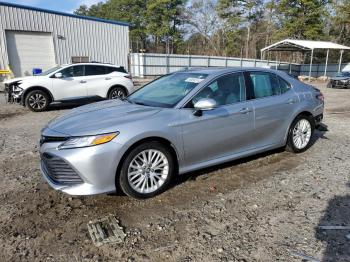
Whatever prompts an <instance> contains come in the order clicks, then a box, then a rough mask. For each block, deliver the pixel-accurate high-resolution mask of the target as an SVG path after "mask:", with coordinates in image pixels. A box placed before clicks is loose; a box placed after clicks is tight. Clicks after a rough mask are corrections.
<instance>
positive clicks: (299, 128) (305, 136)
mask: <svg viewBox="0 0 350 262" xmlns="http://www.w3.org/2000/svg"><path fill="white" fill-rule="evenodd" d="M311 133H312V128H311V124H310V122H309V121H308V120H306V119H300V120H299V121H298V122H297V123H296V125H295V126H294V129H293V136H292V137H293V144H294V146H295V147H296V148H297V149H303V148H305V147H306V146H307V145H308V143H309V141H310V138H311Z"/></svg>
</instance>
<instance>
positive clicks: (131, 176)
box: [119, 142, 174, 198]
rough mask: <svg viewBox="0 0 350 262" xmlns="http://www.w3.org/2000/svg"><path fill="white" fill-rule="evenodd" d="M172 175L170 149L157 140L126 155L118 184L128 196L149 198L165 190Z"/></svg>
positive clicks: (172, 161)
mask: <svg viewBox="0 0 350 262" xmlns="http://www.w3.org/2000/svg"><path fill="white" fill-rule="evenodd" d="M173 175H174V159H173V156H172V154H171V152H170V150H169V149H168V148H167V147H166V146H164V145H163V144H161V143H159V142H146V143H143V144H140V145H138V146H137V147H135V148H134V149H133V150H131V151H130V153H129V154H128V155H127V156H126V158H125V160H124V161H123V164H122V168H121V171H120V175H119V185H120V187H121V189H122V190H123V192H124V193H125V194H127V195H128V196H131V197H134V198H150V197H154V196H156V195H158V194H160V193H162V192H163V191H165V190H166V188H167V187H168V185H169V183H170V181H171V179H172V177H173Z"/></svg>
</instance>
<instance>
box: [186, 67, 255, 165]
mask: <svg viewBox="0 0 350 262" xmlns="http://www.w3.org/2000/svg"><path fill="white" fill-rule="evenodd" d="M202 98H211V99H214V100H215V101H216V103H217V107H216V108H215V109H213V110H210V111H203V113H202V115H201V116H195V115H194V114H193V111H194V110H193V105H194V104H195V103H196V102H197V101H198V100H200V99H202ZM191 107H192V108H191ZM182 132H183V141H184V152H185V165H187V166H189V165H195V164H200V163H201V162H206V161H210V160H214V159H218V158H220V157H226V156H230V155H233V154H235V153H239V152H242V151H246V150H248V149H250V148H252V144H251V143H250V139H251V136H252V135H253V133H254V112H253V107H252V103H251V102H250V101H247V100H246V89H245V83H244V76H243V74H242V73H234V74H228V75H224V76H221V77H219V78H218V79H216V80H214V81H213V82H212V83H211V84H209V85H208V86H206V87H204V88H203V89H202V90H201V91H200V92H199V93H198V94H197V95H195V96H194V97H193V99H192V100H191V102H190V104H189V105H188V106H186V108H184V109H182Z"/></svg>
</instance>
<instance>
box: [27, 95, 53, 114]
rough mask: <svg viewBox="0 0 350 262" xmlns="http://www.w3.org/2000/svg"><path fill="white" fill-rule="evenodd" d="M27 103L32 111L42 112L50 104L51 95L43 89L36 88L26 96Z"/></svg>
mask: <svg viewBox="0 0 350 262" xmlns="http://www.w3.org/2000/svg"><path fill="white" fill-rule="evenodd" d="M25 104H26V106H27V107H28V108H29V109H30V110H31V111H34V112H42V111H45V110H46V108H47V107H48V106H49V96H48V95H47V93H46V92H44V91H42V90H34V91H31V92H30V93H29V94H28V95H27V96H26V98H25Z"/></svg>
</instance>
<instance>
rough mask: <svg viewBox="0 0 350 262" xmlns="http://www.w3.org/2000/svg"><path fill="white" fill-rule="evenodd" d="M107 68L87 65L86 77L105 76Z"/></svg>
mask: <svg viewBox="0 0 350 262" xmlns="http://www.w3.org/2000/svg"><path fill="white" fill-rule="evenodd" d="M105 74H106V72H105V67H104V66H98V65H86V66H85V76H95V75H105Z"/></svg>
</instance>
